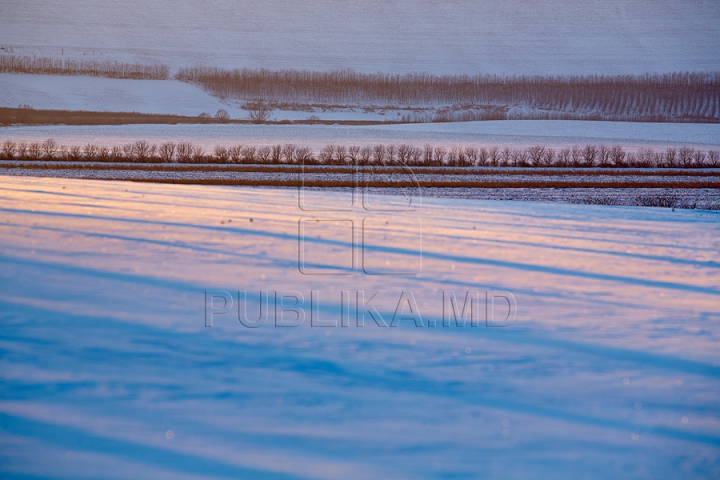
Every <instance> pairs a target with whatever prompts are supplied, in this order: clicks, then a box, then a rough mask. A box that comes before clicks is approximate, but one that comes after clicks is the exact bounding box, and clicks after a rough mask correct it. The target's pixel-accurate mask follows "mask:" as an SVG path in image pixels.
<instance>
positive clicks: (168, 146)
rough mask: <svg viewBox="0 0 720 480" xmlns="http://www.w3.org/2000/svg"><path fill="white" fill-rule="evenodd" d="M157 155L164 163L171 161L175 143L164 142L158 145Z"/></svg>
mask: <svg viewBox="0 0 720 480" xmlns="http://www.w3.org/2000/svg"><path fill="white" fill-rule="evenodd" d="M158 156H159V157H160V160H161V161H163V162H165V163H170V162H172V161H173V157H174V156H175V144H174V143H173V142H165V143H163V144H162V145H160V148H159V149H158Z"/></svg>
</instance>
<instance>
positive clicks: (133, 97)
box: [0, 73, 247, 118]
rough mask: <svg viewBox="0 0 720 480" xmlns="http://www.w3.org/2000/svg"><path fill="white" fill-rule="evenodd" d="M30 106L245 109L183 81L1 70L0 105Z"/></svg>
mask: <svg viewBox="0 0 720 480" xmlns="http://www.w3.org/2000/svg"><path fill="white" fill-rule="evenodd" d="M19 105H29V106H30V107H32V108H35V109H42V110H86V111H91V112H103V111H104V112H108V111H109V112H138V113H168V114H176V115H189V116H196V115H199V114H200V113H203V112H206V113H209V114H211V115H214V114H215V112H217V111H218V109H220V108H224V109H225V110H227V111H228V112H231V116H232V117H237V116H240V117H243V118H244V117H246V116H247V112H244V111H242V110H239V109H237V108H235V109H232V108H230V107H229V106H227V105H225V104H223V103H220V101H219V100H218V99H217V98H215V97H213V96H212V95H209V94H207V93H205V92H204V91H202V90H201V89H199V88H196V87H194V86H192V85H189V84H187V83H182V82H177V81H174V80H168V81H164V80H121V79H115V78H98V77H74V76H59V75H22V74H12V73H0V107H17V106H19Z"/></svg>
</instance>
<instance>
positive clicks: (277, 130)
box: [0, 120, 720, 153]
mask: <svg viewBox="0 0 720 480" xmlns="http://www.w3.org/2000/svg"><path fill="white" fill-rule="evenodd" d="M47 138H54V139H55V140H57V141H58V143H60V144H64V145H68V146H69V145H78V146H84V145H86V144H88V143H95V144H98V145H106V146H114V145H124V144H127V143H133V142H135V141H137V140H140V139H144V140H147V141H150V142H152V143H158V144H159V143H162V142H165V141H173V142H178V141H190V142H193V143H194V144H196V145H200V146H202V147H203V148H204V149H205V150H206V151H208V152H210V151H212V149H213V148H214V147H215V146H216V145H221V146H226V147H227V146H231V145H237V144H243V145H256V146H264V145H275V144H277V143H295V144H297V145H299V146H307V147H311V148H313V149H314V150H315V153H318V152H319V151H320V149H322V148H323V147H324V146H325V145H328V144H340V145H343V144H344V145H375V144H378V143H384V144H395V145H398V144H402V143H406V144H408V145H415V146H423V145H424V144H426V143H430V144H432V145H433V146H455V145H459V146H465V145H473V146H488V147H492V146H498V147H502V146H510V147H512V148H518V147H527V146H531V145H538V144H539V145H544V146H548V147H567V146H572V145H585V144H588V143H593V144H598V145H600V144H604V145H622V146H624V147H626V148H630V149H633V148H642V147H655V148H663V147H666V146H683V145H687V146H692V147H696V148H701V149H705V150H709V149H717V148H720V124H697V123H693V124H690V123H632V122H594V121H572V120H510V121H507V120H499V121H483V122H453V123H422V124H395V125H370V126H348V125H241V124H226V125H220V124H213V125H200V124H194V125H193V124H190V125H185V124H179V125H119V126H113V125H107V126H105V125H103V126H65V125H48V126H17V127H3V128H0V142H2V141H5V140H8V139H10V140H13V141H15V142H21V141H25V142H42V141H44V140H45V139H47Z"/></svg>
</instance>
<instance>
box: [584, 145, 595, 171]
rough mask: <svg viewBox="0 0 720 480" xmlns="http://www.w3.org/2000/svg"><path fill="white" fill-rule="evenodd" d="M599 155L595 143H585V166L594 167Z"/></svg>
mask: <svg viewBox="0 0 720 480" xmlns="http://www.w3.org/2000/svg"><path fill="white" fill-rule="evenodd" d="M596 157H597V147H596V146H595V145H585V148H584V149H583V152H582V159H583V164H584V166H585V167H594V166H595V158H596Z"/></svg>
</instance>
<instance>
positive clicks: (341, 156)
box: [335, 145, 347, 165]
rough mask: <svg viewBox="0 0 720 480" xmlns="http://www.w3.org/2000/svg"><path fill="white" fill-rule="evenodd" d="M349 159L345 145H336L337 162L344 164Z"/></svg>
mask: <svg viewBox="0 0 720 480" xmlns="http://www.w3.org/2000/svg"><path fill="white" fill-rule="evenodd" d="M346 160H347V149H346V148H345V145H335V163H337V164H338V165H344V164H345V162H346Z"/></svg>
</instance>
